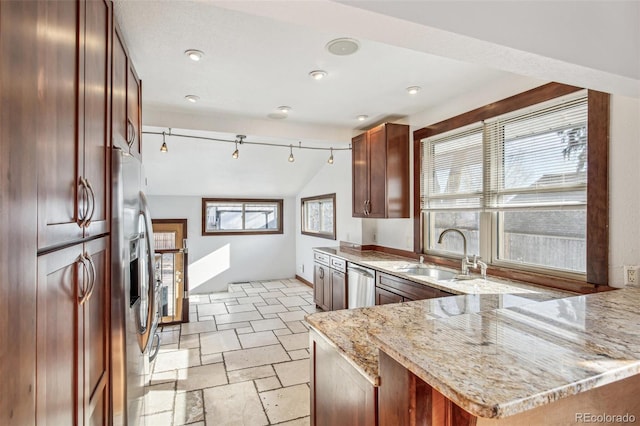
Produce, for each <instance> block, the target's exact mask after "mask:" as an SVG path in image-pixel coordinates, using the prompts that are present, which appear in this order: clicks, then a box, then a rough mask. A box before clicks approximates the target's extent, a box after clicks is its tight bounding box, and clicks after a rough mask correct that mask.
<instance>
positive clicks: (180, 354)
mask: <svg viewBox="0 0 640 426" xmlns="http://www.w3.org/2000/svg"><path fill="white" fill-rule="evenodd" d="M163 351H164V347H163V348H162V349H160V353H158V356H157V357H156V360H155V365H154V367H153V371H154V372H158V373H160V372H162V371H171V370H177V369H180V368H189V367H195V366H198V365H200V349H199V348H193V349H178V350H174V351H169V352H163Z"/></svg>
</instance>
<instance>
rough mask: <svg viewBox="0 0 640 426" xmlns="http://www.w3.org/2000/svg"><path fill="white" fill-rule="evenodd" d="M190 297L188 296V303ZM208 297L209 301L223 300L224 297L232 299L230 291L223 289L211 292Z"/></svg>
mask: <svg viewBox="0 0 640 426" xmlns="http://www.w3.org/2000/svg"><path fill="white" fill-rule="evenodd" d="M191 297H192V296H190V297H189V303H191ZM209 299H210V301H211V302H213V301H215V302H218V301H220V300H224V299H233V295H232V294H231V293H229V292H228V291H223V292H221V293H211V294H209Z"/></svg>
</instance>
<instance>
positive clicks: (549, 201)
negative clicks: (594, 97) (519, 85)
mask: <svg viewBox="0 0 640 426" xmlns="http://www.w3.org/2000/svg"><path fill="white" fill-rule="evenodd" d="M587 136H588V135H587V97H586V93H585V92H581V93H580V94H579V95H578V96H576V95H572V96H570V97H568V98H567V97H565V98H562V99H557V100H554V101H552V102H547V103H544V104H541V105H537V106H534V107H531V108H527V109H525V110H520V111H515V112H513V113H510V114H507V115H504V116H499V117H494V118H493V119H491V120H486V121H484V122H482V123H477V124H476V125H472V126H468V127H467V128H464V129H456V130H454V131H450V132H447V133H443V134H440V135H437V136H434V137H432V138H428V139H424V140H423V141H422V142H421V150H422V175H421V207H422V211H423V220H424V224H425V226H424V231H425V233H424V235H423V237H424V239H425V247H427V248H428V249H427V250H428V251H432V252H450V253H455V254H462V239H457V238H449V237H447V239H446V240H445V241H444V242H443V244H436V243H435V242H436V241H437V239H438V235H439V233H440V232H442V231H443V230H444V229H446V228H458V229H460V230H461V231H462V232H463V233H464V234H465V236H466V238H467V245H468V251H469V254H477V253H480V252H482V253H481V254H482V256H483V257H484V258H485V259H490V261H491V262H492V263H494V264H500V263H508V264H513V263H517V264H519V265H523V266H528V267H531V268H533V269H538V268H543V269H557V270H561V271H568V272H572V273H584V272H585V270H586V203H587V164H588V162H587V143H588V137H587Z"/></svg>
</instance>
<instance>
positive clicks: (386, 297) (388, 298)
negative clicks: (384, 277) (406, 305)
mask: <svg viewBox="0 0 640 426" xmlns="http://www.w3.org/2000/svg"><path fill="white" fill-rule="evenodd" d="M402 301H403V298H402V296H400V295H398V294H395V293H392V292H390V291H387V290H385V289H383V288H380V287H376V305H387V304H389V303H400V302H402Z"/></svg>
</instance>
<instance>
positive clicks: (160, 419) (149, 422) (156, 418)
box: [142, 411, 173, 426]
mask: <svg viewBox="0 0 640 426" xmlns="http://www.w3.org/2000/svg"><path fill="white" fill-rule="evenodd" d="M172 423H173V412H171V411H165V412H163V413H158V414H151V415H150V416H144V417H143V418H142V424H143V425H146V426H156V425H158V426H159V425H163V426H164V425H167V426H168V425H171V424H172Z"/></svg>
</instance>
